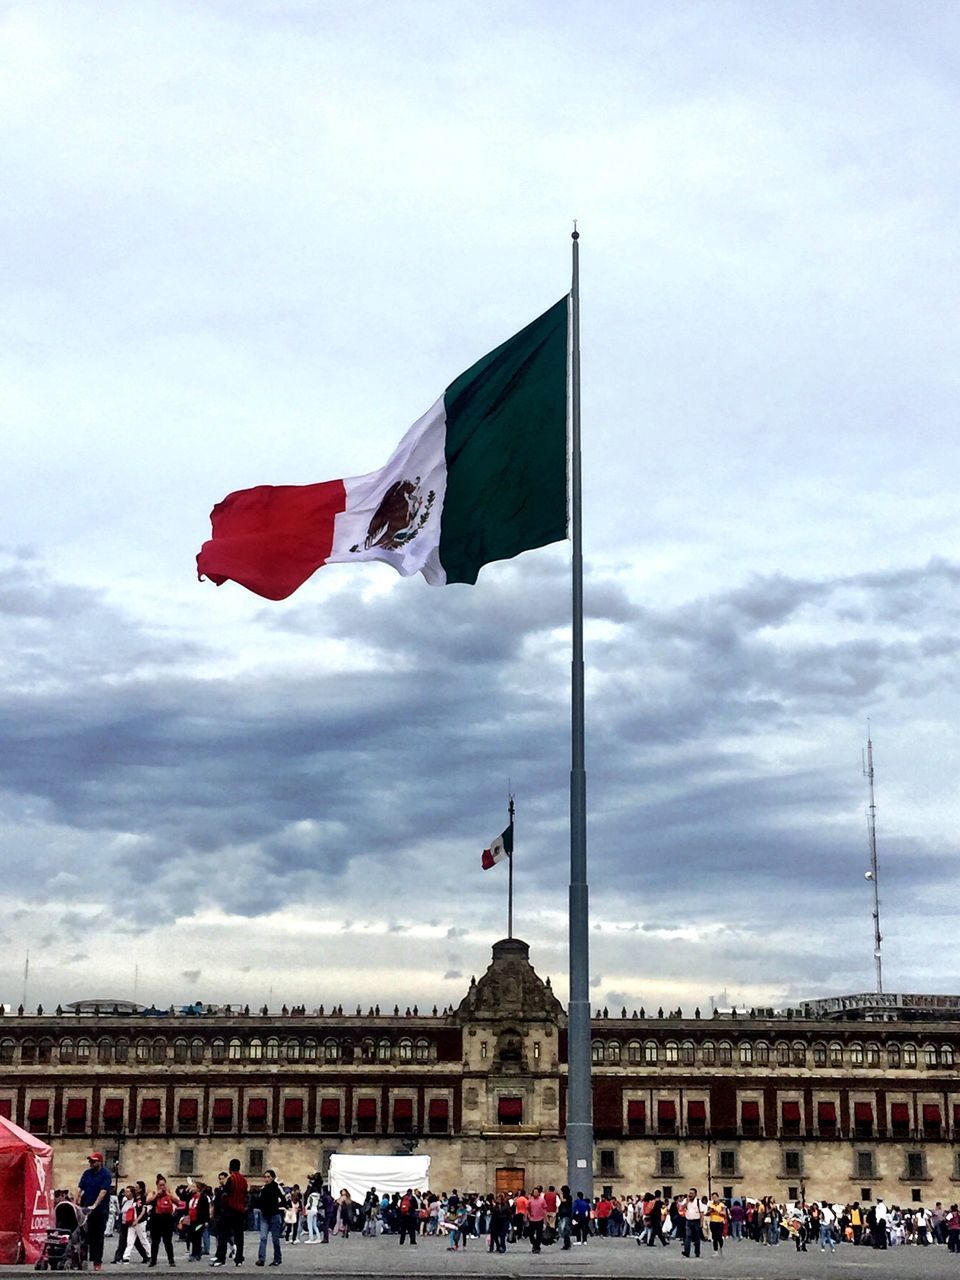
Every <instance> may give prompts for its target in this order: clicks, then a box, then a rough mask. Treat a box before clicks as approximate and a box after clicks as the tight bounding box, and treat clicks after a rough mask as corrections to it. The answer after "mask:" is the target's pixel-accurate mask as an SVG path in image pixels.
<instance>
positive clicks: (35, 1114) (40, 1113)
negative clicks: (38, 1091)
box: [27, 1098, 50, 1121]
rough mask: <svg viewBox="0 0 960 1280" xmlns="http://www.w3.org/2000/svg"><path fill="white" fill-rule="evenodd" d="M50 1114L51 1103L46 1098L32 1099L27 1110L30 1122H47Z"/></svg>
mask: <svg viewBox="0 0 960 1280" xmlns="http://www.w3.org/2000/svg"><path fill="white" fill-rule="evenodd" d="M49 1114H50V1103H49V1102H48V1101H47V1099H46V1098H31V1099H30V1106H29V1107H28V1108H27V1119H28V1120H30V1121H40V1120H46V1118H47V1116H48V1115H49Z"/></svg>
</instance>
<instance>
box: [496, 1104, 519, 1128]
mask: <svg viewBox="0 0 960 1280" xmlns="http://www.w3.org/2000/svg"><path fill="white" fill-rule="evenodd" d="M497 1124H523V1099H522V1098H498V1099H497Z"/></svg>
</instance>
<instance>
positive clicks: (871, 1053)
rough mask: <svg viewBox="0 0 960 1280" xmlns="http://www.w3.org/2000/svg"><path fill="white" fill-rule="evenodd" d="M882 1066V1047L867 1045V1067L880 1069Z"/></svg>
mask: <svg viewBox="0 0 960 1280" xmlns="http://www.w3.org/2000/svg"><path fill="white" fill-rule="evenodd" d="M879 1065H880V1046H879V1045H878V1044H873V1043H871V1044H868V1045H867V1066H868V1067H879Z"/></svg>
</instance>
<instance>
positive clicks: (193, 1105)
mask: <svg viewBox="0 0 960 1280" xmlns="http://www.w3.org/2000/svg"><path fill="white" fill-rule="evenodd" d="M199 1113H200V1103H199V1102H198V1100H197V1099H196V1098H181V1099H180V1101H179V1102H178V1103H177V1126H178V1127H179V1128H180V1130H181V1131H182V1132H188V1131H189V1132H191V1133H193V1132H195V1131H196V1128H197V1117H198V1115H199ZM189 1172H191V1173H192V1172H193V1170H192V1169H191V1170H190V1171H189Z"/></svg>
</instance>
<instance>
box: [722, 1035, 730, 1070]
mask: <svg viewBox="0 0 960 1280" xmlns="http://www.w3.org/2000/svg"><path fill="white" fill-rule="evenodd" d="M732 1064H733V1045H732V1044H731V1043H730V1041H729V1040H721V1041H720V1065H721V1067H729V1066H731V1065H732Z"/></svg>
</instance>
